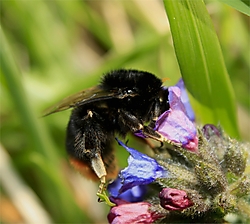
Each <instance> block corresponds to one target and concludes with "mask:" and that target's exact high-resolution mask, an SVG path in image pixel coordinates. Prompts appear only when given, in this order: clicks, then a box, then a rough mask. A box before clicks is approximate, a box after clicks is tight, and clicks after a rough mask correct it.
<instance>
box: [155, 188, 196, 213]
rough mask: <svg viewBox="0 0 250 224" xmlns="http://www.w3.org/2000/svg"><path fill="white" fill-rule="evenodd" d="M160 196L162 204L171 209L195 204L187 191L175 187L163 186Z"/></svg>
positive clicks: (174, 209) (179, 208)
mask: <svg viewBox="0 0 250 224" xmlns="http://www.w3.org/2000/svg"><path fill="white" fill-rule="evenodd" d="M159 198H160V204H161V206H162V207H163V208H165V209H167V210H169V211H176V210H183V209H185V208H188V207H190V206H192V205H193V202H192V201H191V200H190V199H189V198H188V196H187V193H186V191H183V190H178V189H174V188H163V189H162V191H161V192H160V194H159Z"/></svg>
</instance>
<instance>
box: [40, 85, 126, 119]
mask: <svg viewBox="0 0 250 224" xmlns="http://www.w3.org/2000/svg"><path fill="white" fill-rule="evenodd" d="M112 98H123V97H122V96H121V94H120V93H119V92H118V91H115V90H114V91H110V92H109V91H106V90H104V89H102V88H101V87H100V86H94V87H91V88H89V89H86V90H82V91H80V92H78V93H76V94H73V95H71V96H69V97H66V98H64V99H63V100H62V101H60V102H59V103H57V104H55V105H53V106H52V107H49V108H48V109H46V110H45V112H44V114H43V116H47V115H50V114H53V113H56V112H59V111H63V110H67V109H69V108H71V107H77V106H81V105H84V104H87V103H91V102H95V101H100V100H107V99H112Z"/></svg>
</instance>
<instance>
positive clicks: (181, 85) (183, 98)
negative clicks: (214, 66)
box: [176, 79, 195, 121]
mask: <svg viewBox="0 0 250 224" xmlns="http://www.w3.org/2000/svg"><path fill="white" fill-rule="evenodd" d="M176 86H177V87H179V88H180V90H181V102H182V103H183V104H184V106H185V110H186V114H187V116H188V118H189V119H190V120H191V121H195V115H194V111H193V109H192V107H191V105H190V103H189V98H188V94H187V91H186V88H185V85H184V82H183V79H180V80H179V82H178V83H177V84H176Z"/></svg>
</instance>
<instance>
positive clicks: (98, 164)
mask: <svg viewBox="0 0 250 224" xmlns="http://www.w3.org/2000/svg"><path fill="white" fill-rule="evenodd" d="M91 166H92V169H93V170H94V172H95V174H96V175H97V176H98V178H99V179H100V182H101V183H100V185H99V190H98V193H100V194H102V193H103V191H104V190H105V184H106V176H107V172H106V169H105V165H104V163H103V160H102V157H101V155H100V153H97V154H96V155H95V157H94V158H92V159H91Z"/></svg>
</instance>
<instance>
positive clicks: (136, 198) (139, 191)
mask: <svg viewBox="0 0 250 224" xmlns="http://www.w3.org/2000/svg"><path fill="white" fill-rule="evenodd" d="M121 187H122V179H121V178H120V177H118V178H117V179H116V180H115V181H113V182H112V183H111V184H109V185H108V192H109V195H110V196H112V197H115V198H120V199H123V200H126V201H128V202H140V201H143V197H144V195H145V194H146V192H147V186H145V185H138V186H134V187H132V188H131V189H128V190H127V191H125V192H123V193H120V189H121Z"/></svg>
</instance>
